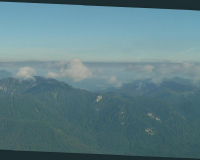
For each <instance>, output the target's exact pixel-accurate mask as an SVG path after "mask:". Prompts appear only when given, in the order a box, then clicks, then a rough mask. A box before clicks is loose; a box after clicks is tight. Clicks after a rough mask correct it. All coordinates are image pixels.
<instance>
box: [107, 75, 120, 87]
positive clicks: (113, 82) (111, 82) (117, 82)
mask: <svg viewBox="0 0 200 160" xmlns="http://www.w3.org/2000/svg"><path fill="white" fill-rule="evenodd" d="M106 79H107V82H108V84H114V85H115V87H121V86H122V83H121V82H120V81H118V80H117V78H116V77H115V76H112V77H110V78H106Z"/></svg>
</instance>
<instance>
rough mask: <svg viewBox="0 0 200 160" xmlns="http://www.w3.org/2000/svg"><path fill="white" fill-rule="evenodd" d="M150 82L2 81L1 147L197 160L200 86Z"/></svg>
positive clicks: (171, 81) (183, 81)
mask: <svg viewBox="0 0 200 160" xmlns="http://www.w3.org/2000/svg"><path fill="white" fill-rule="evenodd" d="M151 81H152V80H151V79H146V80H140V81H139V80H138V81H133V82H131V83H127V84H123V86H122V87H121V88H119V89H115V88H109V89H107V90H104V91H101V92H100V91H99V92H95V93H94V92H89V91H86V90H83V89H78V88H73V87H71V86H70V85H68V84H66V83H65V82H60V81H57V80H55V79H46V78H44V77H39V76H35V77H34V79H30V80H20V79H15V78H11V77H10V78H4V79H2V80H0V110H1V112H0V132H1V134H0V149H8V150H25V151H48V152H68V153H92V154H115V155H134V156H161V157H184V158H200V152H199V150H200V134H199V133H200V127H199V124H200V118H199V112H200V109H199V106H200V105H199V104H200V99H199V97H200V88H199V87H198V86H197V85H194V84H193V83H192V82H191V81H190V80H187V79H183V78H178V77H175V78H172V79H165V80H163V82H162V83H161V84H159V85H157V84H154V83H152V82H151Z"/></svg>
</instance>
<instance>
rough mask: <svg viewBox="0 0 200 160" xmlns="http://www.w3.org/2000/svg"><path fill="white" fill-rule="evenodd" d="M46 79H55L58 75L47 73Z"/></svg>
mask: <svg viewBox="0 0 200 160" xmlns="http://www.w3.org/2000/svg"><path fill="white" fill-rule="evenodd" d="M46 77H47V78H57V77H60V75H59V74H58V73H54V72H48V73H47V75H46Z"/></svg>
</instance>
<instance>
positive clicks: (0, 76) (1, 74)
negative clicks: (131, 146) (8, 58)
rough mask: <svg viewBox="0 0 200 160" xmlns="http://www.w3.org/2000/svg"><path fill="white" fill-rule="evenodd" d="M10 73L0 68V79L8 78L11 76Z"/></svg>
mask: <svg viewBox="0 0 200 160" xmlns="http://www.w3.org/2000/svg"><path fill="white" fill-rule="evenodd" d="M11 76H12V74H11V73H10V72H8V71H5V70H0V80H1V79H3V78H8V77H11Z"/></svg>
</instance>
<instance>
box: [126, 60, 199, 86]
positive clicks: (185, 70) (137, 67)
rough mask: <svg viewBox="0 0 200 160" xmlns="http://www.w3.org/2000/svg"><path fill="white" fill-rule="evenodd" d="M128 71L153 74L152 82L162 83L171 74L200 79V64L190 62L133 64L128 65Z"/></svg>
mask: <svg viewBox="0 0 200 160" xmlns="http://www.w3.org/2000/svg"><path fill="white" fill-rule="evenodd" d="M126 71H133V72H135V73H141V74H151V75H152V76H153V77H154V78H153V79H152V80H151V82H152V83H155V84H160V83H162V79H163V78H165V77H169V76H180V77H181V76H183V77H190V78H191V79H193V80H194V81H195V80H199V79H200V64H199V63H189V62H177V63H175V62H166V63H156V62H155V63H150V64H146V63H145V64H142V63H140V64H132V65H128V66H127V67H126Z"/></svg>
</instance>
